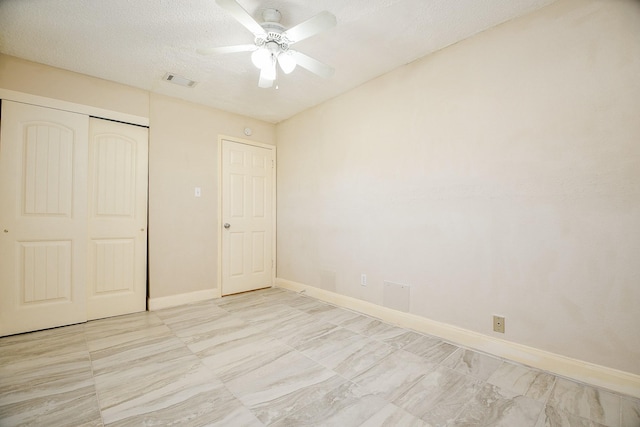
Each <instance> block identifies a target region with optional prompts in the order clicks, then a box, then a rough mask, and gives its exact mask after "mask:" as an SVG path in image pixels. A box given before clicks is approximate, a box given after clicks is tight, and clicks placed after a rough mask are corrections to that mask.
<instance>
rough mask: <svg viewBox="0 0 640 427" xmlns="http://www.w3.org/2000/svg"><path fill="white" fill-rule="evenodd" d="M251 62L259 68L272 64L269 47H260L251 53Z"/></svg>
mask: <svg viewBox="0 0 640 427" xmlns="http://www.w3.org/2000/svg"><path fill="white" fill-rule="evenodd" d="M251 62H253V65H255V66H256V67H258V68H259V69H261V70H262V69H263V68H266V67H269V66H270V65H271V62H272V59H271V52H269V51H268V50H267V49H264V48H260V49H258V50H256V51H254V52H253V53H252V54H251Z"/></svg>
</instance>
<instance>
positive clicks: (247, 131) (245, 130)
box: [244, 128, 253, 136]
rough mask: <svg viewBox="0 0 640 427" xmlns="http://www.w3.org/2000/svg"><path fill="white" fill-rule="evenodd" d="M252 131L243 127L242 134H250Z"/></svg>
mask: <svg viewBox="0 0 640 427" xmlns="http://www.w3.org/2000/svg"><path fill="white" fill-rule="evenodd" d="M252 133H253V131H252V130H251V128H244V134H245V135H247V136H251V134H252Z"/></svg>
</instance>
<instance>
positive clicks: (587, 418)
mask: <svg viewBox="0 0 640 427" xmlns="http://www.w3.org/2000/svg"><path fill="white" fill-rule="evenodd" d="M547 407H550V408H552V409H554V410H556V411H560V412H563V413H565V414H568V415H570V416H571V417H573V418H577V419H579V420H582V421H585V422H586V423H587V424H588V425H589V424H592V423H597V424H600V425H603V426H605V427H626V426H622V408H620V410H619V411H618V423H617V424H616V425H612V424H607V423H606V421H604V420H602V421H600V420H594V419H591V417H583V416H582V415H579V414H575V413H573V412H571V411H568V410H567V409H565V408H562V407H559V406H556V405H553V404H552V403H546V404H545V405H544V410H546V409H547Z"/></svg>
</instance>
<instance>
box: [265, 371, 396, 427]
mask: <svg viewBox="0 0 640 427" xmlns="http://www.w3.org/2000/svg"><path fill="white" fill-rule="evenodd" d="M334 373H335V374H336V375H337V376H339V377H340V378H342V379H343V380H344V382H341V383H340V384H338V385H336V386H335V387H334V388H332V389H331V390H327V392H326V393H324V394H323V395H322V396H321V397H319V398H317V399H316V400H320V399H323V398H324V397H325V396H327V395H328V394H330V393H332V392H333V391H334V390H337V389H339V388H340V387H343V386H344V385H345V384H346V383H351V384H352V385H354V386H356V387H357V388H359V389H361V390H364V389H363V388H362V386H361V385H360V384H357V383H355V382H354V381H352V380H350V379H348V378H345V377H343V376H342V375H340V374H338V373H337V372H335V371H334ZM365 395H371V396H376V395H374V394H373V393H368V392H367V393H365ZM376 397H379V398H380V399H382V400H384V401H385V402H386V403H387V404H389V403H391V402H389V401H388V400H387V399H384V398H382V397H380V396H376ZM316 404H317V402H315V401H312V402H309V403H307V404H306V405H303V406H302V407H300V408H298V409H296V410H295V411H292V412H289V413H285V414H283V415H282V416H280V417H279V418H276V419H274V420H273V421H272V422H270V423H269V424H266V425H267V426H270V425H274V424H276V423H278V422H279V421H281V420H283V419H285V418H287V417H291V416H294V415H295V414H297V413H302V411H304V410H306V409H307V408H308V407H311V405H316Z"/></svg>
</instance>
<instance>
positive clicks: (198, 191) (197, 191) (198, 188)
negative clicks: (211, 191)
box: [195, 187, 201, 197]
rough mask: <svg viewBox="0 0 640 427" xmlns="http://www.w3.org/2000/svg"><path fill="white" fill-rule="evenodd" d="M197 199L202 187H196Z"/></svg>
mask: <svg viewBox="0 0 640 427" xmlns="http://www.w3.org/2000/svg"><path fill="white" fill-rule="evenodd" d="M195 194H196V197H200V194H201V192H200V187H196V191H195Z"/></svg>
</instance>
